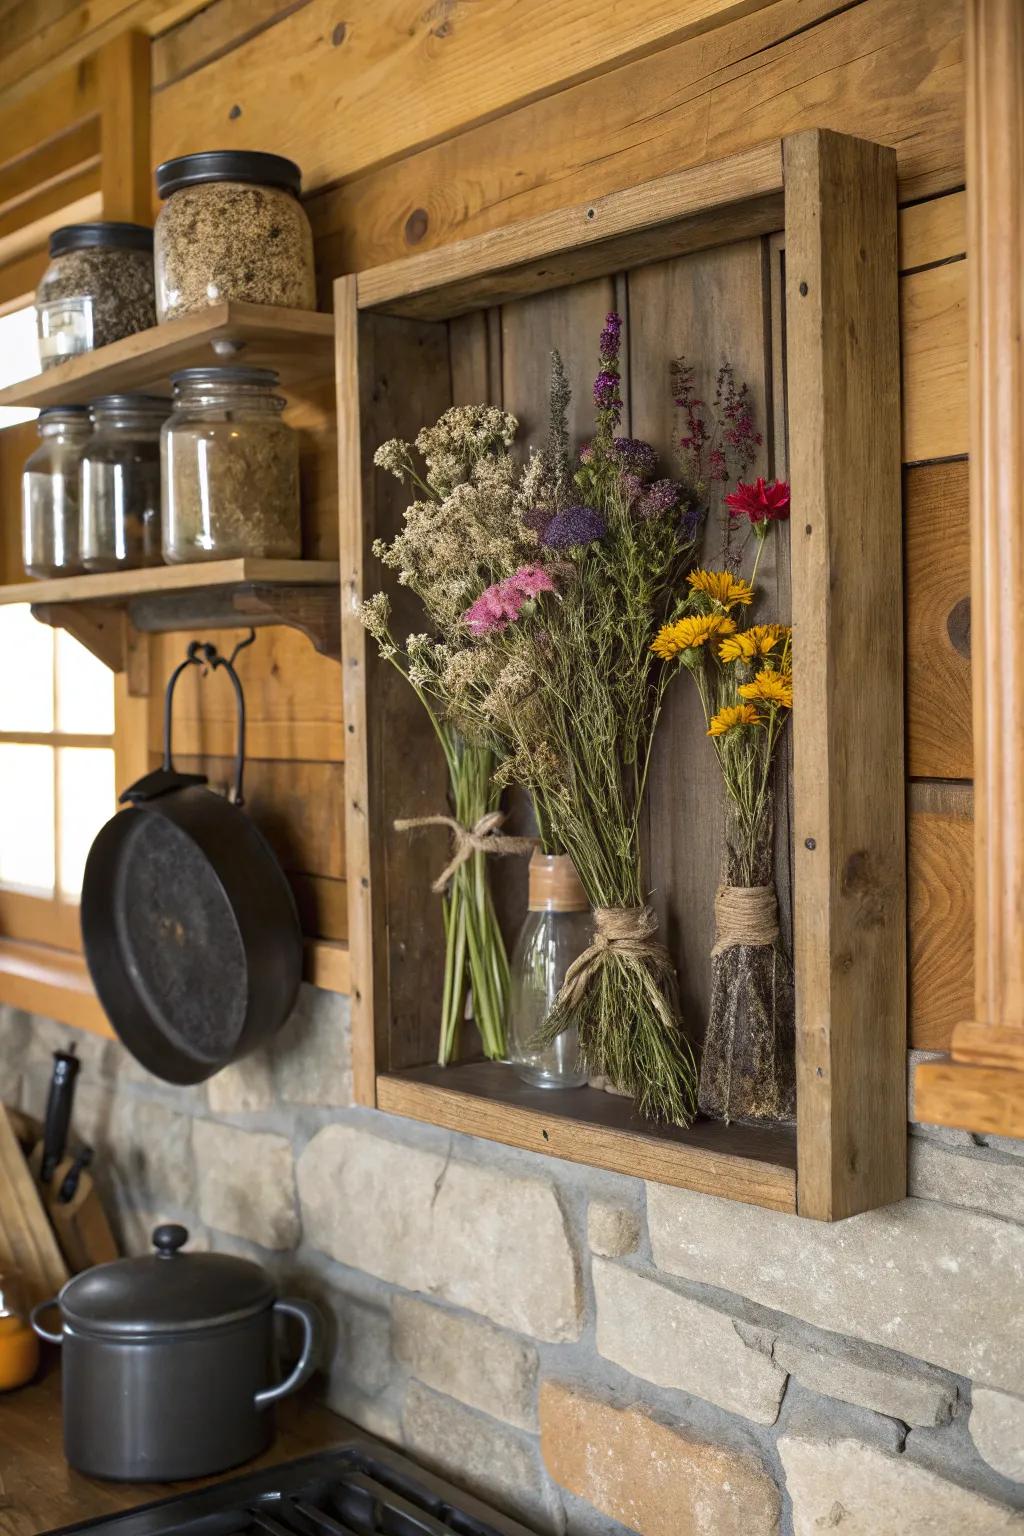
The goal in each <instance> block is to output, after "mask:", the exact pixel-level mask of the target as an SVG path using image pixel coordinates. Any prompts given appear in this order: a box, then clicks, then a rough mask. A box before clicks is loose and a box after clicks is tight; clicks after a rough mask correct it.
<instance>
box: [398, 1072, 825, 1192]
mask: <svg viewBox="0 0 1024 1536" xmlns="http://www.w3.org/2000/svg"><path fill="white" fill-rule="evenodd" d="M377 1104H378V1107H379V1108H380V1109H383V1110H386V1111H387V1112H388V1113H389V1114H394V1115H407V1116H408V1117H409V1118H410V1119H413V1120H423V1121H426V1122H427V1123H428V1124H430V1125H442V1126H444V1127H446V1128H447V1129H448V1130H451V1131H462V1132H464V1133H465V1134H466V1135H469V1136H483V1137H486V1138H487V1139H488V1140H490V1141H500V1142H504V1143H505V1145H506V1146H510V1147H527V1148H529V1150H530V1151H531V1152H543V1153H546V1154H548V1155H549V1156H551V1157H562V1158H565V1159H566V1160H567V1161H568V1162H570V1163H585V1164H587V1165H589V1166H590V1167H593V1168H608V1169H611V1170H612V1172H614V1173H628V1174H631V1175H633V1176H634V1177H635V1178H640V1179H652V1180H654V1181H655V1182H656V1183H659V1184H674V1185H676V1186H677V1187H678V1188H680V1189H694V1190H697V1191H699V1192H700V1193H701V1194H705V1195H718V1196H720V1197H721V1198H723V1199H727V1200H742V1201H745V1202H746V1203H747V1204H748V1205H762V1206H766V1207H767V1208H768V1209H769V1210H773V1211H788V1212H790V1213H792V1212H795V1210H796V1127H795V1126H785V1125H782V1126H753V1125H722V1124H721V1123H720V1122H719V1121H717V1120H698V1121H697V1123H696V1124H695V1125H694V1126H692V1127H691V1129H690V1130H688V1131H681V1130H678V1129H677V1128H676V1127H675V1126H666V1127H664V1128H655V1127H652V1126H651V1125H650V1124H648V1123H647V1122H645V1121H642V1120H640V1119H638V1117H637V1116H636V1114H635V1112H634V1109H633V1105H632V1103H631V1102H630V1101H629V1100H626V1099H622V1098H619V1097H618V1096H617V1095H616V1094H611V1093H603V1092H601V1090H600V1089H597V1088H576V1089H570V1090H568V1091H565V1092H562V1091H560V1090H553V1089H548V1088H532V1087H530V1085H529V1084H528V1083H524V1082H521V1081H520V1080H519V1078H517V1077H516V1075H515V1073H514V1072H513V1071H512V1069H511V1067H506V1066H502V1065H501V1064H500V1063H498V1062H492V1061H480V1062H466V1063H463V1064H461V1065H459V1066H453V1067H438V1066H429V1067H412V1068H410V1069H408V1070H407V1071H404V1072H396V1073H385V1074H382V1075H381V1076H380V1077H378V1079H377Z"/></svg>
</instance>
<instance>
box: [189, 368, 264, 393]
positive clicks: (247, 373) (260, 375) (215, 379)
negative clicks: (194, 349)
mask: <svg viewBox="0 0 1024 1536" xmlns="http://www.w3.org/2000/svg"><path fill="white" fill-rule="evenodd" d="M279 383H280V376H279V375H278V373H277V372H276V370H275V369H273V368H239V367H231V366H226V367H224V368H216V367H209V368H179V369H178V371H177V373H172V374H171V387H172V388H173V389H178V388H180V386H181V385H182V384H228V385H231V384H259V385H261V386H262V387H263V388H264V389H276V388H277V387H278V384H279Z"/></svg>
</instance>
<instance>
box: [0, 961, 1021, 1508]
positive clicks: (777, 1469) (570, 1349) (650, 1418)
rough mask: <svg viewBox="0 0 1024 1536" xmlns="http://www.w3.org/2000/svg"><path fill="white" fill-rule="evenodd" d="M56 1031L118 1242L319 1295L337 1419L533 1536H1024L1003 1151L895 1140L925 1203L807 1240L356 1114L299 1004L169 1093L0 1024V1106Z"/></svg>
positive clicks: (653, 1190) (112, 1050)
mask: <svg viewBox="0 0 1024 1536" xmlns="http://www.w3.org/2000/svg"><path fill="white" fill-rule="evenodd" d="M71 1038H75V1039H76V1040H77V1042H78V1046H79V1050H80V1053H81V1055H82V1058H83V1069H82V1072H81V1076H80V1083H79V1089H78V1097H77V1103H76V1115H75V1125H76V1134H77V1135H78V1136H80V1137H83V1138H87V1139H89V1140H90V1141H92V1142H93V1143H94V1144H95V1146H96V1148H97V1153H98V1158H97V1164H98V1174H99V1177H100V1179H101V1182H102V1185H103V1188H104V1191H105V1193H106V1195H107V1197H108V1199H109V1201H110V1202H111V1205H112V1208H113V1209H116V1212H117V1222H118V1225H119V1227H120V1230H121V1234H122V1237H123V1240H124V1242H125V1244H126V1246H128V1247H129V1248H131V1249H132V1250H138V1249H140V1248H142V1247H144V1246H145V1243H146V1239H147V1235H148V1232H149V1230H150V1228H151V1227H152V1226H153V1225H154V1224H155V1222H156V1221H157V1220H158V1219H161V1218H166V1217H173V1218H175V1219H180V1220H184V1221H185V1222H186V1224H187V1225H188V1226H189V1227H190V1229H191V1231H192V1233H193V1245H194V1246H195V1245H207V1246H209V1247H213V1248H218V1249H229V1250H231V1251H237V1252H242V1253H246V1254H251V1255H252V1256H253V1257H254V1258H257V1259H259V1260H260V1261H261V1262H262V1263H264V1264H265V1265H267V1266H268V1267H269V1268H270V1269H272V1270H273V1271H274V1272H275V1274H276V1275H277V1277H278V1281H279V1284H280V1286H281V1287H282V1289H284V1290H288V1291H293V1292H301V1293H303V1294H306V1295H310V1296H313V1297H316V1298H318V1299H319V1300H321V1302H322V1303H323V1304H324V1309H325V1312H326V1313H327V1314H328V1316H329V1318H330V1321H331V1341H330V1347H329V1349H328V1351H327V1354H326V1359H325V1367H326V1371H327V1375H326V1390H327V1395H328V1397H329V1400H330V1402H331V1404H332V1405H333V1406H334V1407H335V1408H337V1409H338V1410H339V1411H340V1412H341V1413H343V1414H346V1415H347V1416H348V1417H350V1418H351V1419H353V1420H355V1421H356V1422H357V1423H359V1424H361V1425H364V1426H365V1427H366V1428H367V1429H368V1430H370V1431H372V1432H373V1433H375V1434H378V1435H381V1436H383V1437H384V1438H385V1439H387V1440H390V1441H393V1442H394V1443H396V1444H399V1445H403V1446H405V1447H406V1448H407V1449H408V1451H409V1452H410V1453H411V1454H412V1455H413V1456H414V1457H415V1458H417V1459H419V1460H420V1461H422V1462H424V1463H427V1464H429V1465H431V1466H433V1467H436V1468H439V1469H441V1470H442V1471H444V1472H446V1473H448V1474H450V1475H451V1477H452V1478H453V1479H454V1480H455V1481H461V1482H464V1483H465V1484H466V1485H467V1486H468V1487H471V1488H472V1489H474V1490H476V1491H478V1492H480V1493H482V1494H483V1495H484V1496H486V1497H489V1498H490V1499H491V1501H492V1502H494V1503H496V1504H498V1505H500V1506H502V1507H504V1508H506V1509H507V1510H509V1511H511V1512H513V1513H517V1514H519V1515H520V1516H521V1517H522V1518H524V1519H525V1520H526V1521H527V1522H528V1523H529V1524H531V1525H532V1526H534V1527H535V1528H536V1529H537V1530H539V1531H544V1532H548V1531H554V1532H560V1531H568V1532H571V1533H578V1536H584V1533H586V1536H606V1533H607V1536H611V1533H614V1532H621V1531H622V1529H623V1528H624V1527H625V1528H626V1529H630V1530H636V1531H640V1532H642V1533H644V1536H689V1533H700V1536H770V1533H775V1532H782V1533H790V1532H792V1533H795V1536H812V1533H814V1536H818V1533H821V1532H825V1531H831V1530H836V1531H838V1532H839V1533H840V1536H926V1533H927V1536H932V1533H934V1536H946V1533H949V1536H952V1533H956V1536H991V1533H995V1532H1002V1531H1011V1530H1012V1531H1019V1532H1022V1533H1024V1144H1017V1143H1008V1142H1004V1143H999V1142H995V1141H993V1140H992V1139H991V1138H989V1139H988V1144H986V1145H983V1144H981V1141H980V1138H975V1137H971V1136H968V1135H966V1134H961V1133H958V1132H949V1131H938V1130H935V1129H932V1130H929V1129H927V1128H923V1127H915V1128H914V1130H915V1134H914V1136H913V1138H912V1141H911V1170H912V1172H911V1177H912V1187H913V1192H914V1197H913V1198H912V1199H909V1200H907V1201H905V1202H904V1203H902V1204H901V1205H898V1206H893V1207H890V1208H889V1209H887V1210H884V1211H879V1212H873V1213H871V1214H868V1215H865V1216H861V1217H857V1218H855V1219H853V1220H852V1221H848V1222H843V1223H840V1224H839V1225H836V1226H832V1227H826V1226H820V1225H816V1224H814V1223H810V1222H805V1221H801V1220H799V1219H797V1218H795V1217H789V1216H780V1215H776V1214H774V1213H771V1212H767V1211H761V1210H757V1209H755V1208H753V1207H750V1206H743V1205H736V1204H731V1203H728V1202H724V1201H719V1200H715V1199H712V1198H709V1197H707V1196H702V1195H694V1194H687V1193H684V1192H681V1191H677V1190H669V1189H664V1188H661V1187H659V1186H656V1185H648V1186H646V1188H645V1186H644V1185H643V1184H642V1183H640V1182H639V1181H637V1180H631V1179H628V1178H622V1177H618V1176H614V1175H611V1174H605V1173H601V1172H598V1171H595V1170H590V1169H586V1168H577V1167H574V1166H572V1165H570V1164H568V1163H561V1162H557V1161H554V1160H549V1159H544V1158H540V1157H536V1156H533V1155H531V1154H528V1153H523V1152H516V1151H514V1150H511V1149H509V1148H505V1147H498V1146H492V1145H490V1144H488V1143H486V1142H481V1141H475V1140H473V1139H471V1138H469V1137H465V1136H452V1135H449V1134H448V1133H446V1132H444V1131H441V1130H437V1129H435V1128H433V1127H429V1126H419V1125H415V1124H413V1123H411V1122H408V1121H402V1120H399V1119H394V1118H390V1117H388V1116H385V1115H381V1114H376V1113H373V1112H370V1111H367V1110H364V1109H358V1108H355V1107H353V1106H352V1104H351V1081H350V1073H349V1068H348V1041H347V1005H346V1002H345V1000H344V999H342V998H339V997H336V996H335V995H333V994H328V993H317V992H314V991H313V990H312V989H311V988H304V989H303V994H302V997H301V1001H300V1005H299V1008H298V1009H297V1012H296V1015H295V1017H294V1019H293V1020H292V1021H291V1023H290V1024H289V1026H288V1028H287V1029H286V1030H285V1031H284V1032H283V1033H282V1034H281V1035H280V1036H279V1038H278V1041H277V1043H276V1044H275V1047H274V1049H273V1050H272V1051H271V1052H269V1053H267V1054H266V1055H264V1056H260V1057H256V1058H252V1059H250V1060H249V1061H247V1062H245V1063H243V1064H241V1065H240V1066H239V1067H237V1068H234V1069H231V1070H229V1071H228V1072H225V1073H223V1074H222V1075H221V1076H220V1077H218V1078H216V1079H214V1081H213V1082H211V1083H210V1084H209V1085H208V1086H206V1087H202V1088H197V1089H185V1090H180V1089H172V1088H169V1087H167V1086H165V1085H163V1084H160V1083H157V1082H155V1081H154V1080H153V1079H151V1078H149V1077H147V1075H146V1074H145V1073H144V1072H142V1071H141V1070H140V1069H139V1068H138V1067H137V1066H136V1065H135V1064H134V1063H133V1062H132V1061H131V1060H130V1058H128V1057H127V1056H126V1054H125V1053H124V1052H123V1051H122V1050H121V1048H120V1047H119V1046H117V1045H115V1044H113V1043H111V1042H106V1041H100V1040H97V1039H95V1038H94V1037H91V1036H85V1035H81V1034H78V1035H75V1036H72V1032H71V1031H68V1030H65V1029H63V1028H61V1027H59V1026H57V1025H54V1024H51V1023H48V1022H46V1021H43V1020H38V1019H30V1018H28V1017H27V1016H26V1015H23V1014H16V1013H13V1012H10V1011H7V1012H6V1013H3V1012H0V1062H2V1067H0V1093H2V1095H3V1097H4V1098H5V1099H6V1101H7V1102H9V1103H19V1104H21V1105H22V1106H23V1107H24V1108H26V1109H29V1110H32V1111H34V1112H36V1113H39V1112H40V1111H41V1109H42V1106H43V1103H44V1101H45V1094H46V1086H47V1081H48V1076H49V1066H50V1061H49V1056H50V1052H51V1051H52V1050H53V1049H54V1047H55V1046H57V1045H59V1044H66V1043H67V1041H68V1040H69V1039H71Z"/></svg>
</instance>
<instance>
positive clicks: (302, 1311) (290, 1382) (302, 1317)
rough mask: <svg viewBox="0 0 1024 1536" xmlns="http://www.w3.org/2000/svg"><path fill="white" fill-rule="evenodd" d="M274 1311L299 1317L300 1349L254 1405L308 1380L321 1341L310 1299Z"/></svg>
mask: <svg viewBox="0 0 1024 1536" xmlns="http://www.w3.org/2000/svg"><path fill="white" fill-rule="evenodd" d="M37 1310H38V1309H37ZM274 1311H275V1312H281V1313H283V1314H284V1315H285V1317H297V1318H298V1320H299V1322H300V1323H301V1324H302V1350H301V1352H300V1354H299V1358H298V1359H297V1360H296V1362H295V1364H294V1366H293V1367H292V1369H291V1372H290V1374H289V1375H287V1376H286V1377H285V1379H284V1381H279V1382H278V1384H277V1386H276V1387H266V1388H265V1389H264V1391H262V1392H257V1393H256V1397H255V1399H254V1401H255V1404H256V1407H257V1408H269V1407H270V1404H271V1403H276V1402H279V1401H280V1399H281V1398H282V1397H287V1396H288V1394H289V1393H290V1392H294V1391H296V1389H297V1388H299V1387H301V1386H302V1384H303V1382H306V1381H308V1380H309V1378H310V1376H312V1374H313V1367H314V1366H315V1365H316V1354H317V1349H318V1347H319V1344H320V1313H319V1312H318V1311H317V1309H316V1307H314V1306H313V1304H312V1303H311V1302H308V1301H275V1302H274ZM33 1315H34V1314H33ZM44 1337H48V1335H44Z"/></svg>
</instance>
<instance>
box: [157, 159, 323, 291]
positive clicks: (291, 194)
mask: <svg viewBox="0 0 1024 1536" xmlns="http://www.w3.org/2000/svg"><path fill="white" fill-rule="evenodd" d="M301 185H302V173H301V171H300V170H299V167H298V166H297V165H296V164H295V162H294V161H293V160H286V159H284V157H283V156H281V155H266V154H261V153H257V152H255V151H251V150H208V151H206V152H205V153H203V154H196V155H182V156H180V157H179V158H178V159H176V160H167V161H165V162H164V164H163V165H161V166H158V167H157V172H156V190H157V194H158V195H159V196H160V197H162V198H165V199H166V202H165V203H164V206H163V208H162V209H161V210H160V213H159V216H158V218H157V221H156V231H155V233H156V245H155V257H156V285H157V292H156V305H157V317H158V319H160V320H173V319H175V318H176V317H177V316H178V315H187V314H191V313H192V312H193V311H195V310H201V309H206V308H207V307H208V306H209V305H211V304H220V303H222V302H223V301H224V300H226V299H239V300H244V301H245V302H246V303H248V304H276V305H282V306H284V307H285V308H289V309H315V308H316V273H315V270H314V267H313V232H312V230H311V229H310V226H309V220H308V219H307V217H306V214H305V211H304V209H303V207H302V204H301V203H300V202H299V191H300V189H301Z"/></svg>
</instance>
